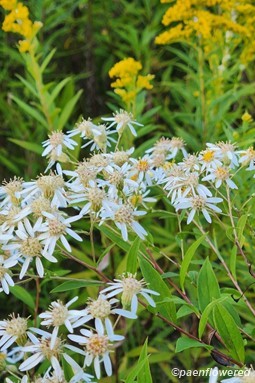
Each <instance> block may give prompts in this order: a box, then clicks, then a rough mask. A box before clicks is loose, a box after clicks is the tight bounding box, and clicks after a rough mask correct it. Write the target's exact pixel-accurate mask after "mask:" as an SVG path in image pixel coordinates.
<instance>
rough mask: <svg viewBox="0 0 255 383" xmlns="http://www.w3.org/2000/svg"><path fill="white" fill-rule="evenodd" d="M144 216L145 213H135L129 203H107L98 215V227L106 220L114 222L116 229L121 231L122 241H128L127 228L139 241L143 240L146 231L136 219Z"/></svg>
mask: <svg viewBox="0 0 255 383" xmlns="http://www.w3.org/2000/svg"><path fill="white" fill-rule="evenodd" d="M144 214H146V212H145V211H137V210H136V209H135V208H134V207H133V206H132V205H131V204H130V203H123V204H117V203H114V202H107V203H105V204H104V206H103V210H102V212H101V213H100V216H101V218H102V221H101V222H100V225H101V224H102V223H103V222H104V221H105V220H108V219H111V220H113V221H114V223H115V225H116V226H117V228H118V229H119V230H120V231H121V235H122V238H123V239H124V241H127V240H128V228H131V229H132V230H133V231H134V232H135V233H136V234H137V235H138V236H139V237H140V238H141V239H145V236H146V235H147V231H146V230H144V228H143V227H142V226H141V225H140V223H139V222H137V221H136V220H135V219H136V217H140V216H142V215H144Z"/></svg>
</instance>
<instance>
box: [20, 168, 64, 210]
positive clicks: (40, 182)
mask: <svg viewBox="0 0 255 383" xmlns="http://www.w3.org/2000/svg"><path fill="white" fill-rule="evenodd" d="M23 187H24V190H23V191H22V192H21V194H23V195H25V198H24V200H23V203H25V202H26V203H27V202H28V203H29V202H30V201H31V200H34V199H35V198H38V197H40V196H43V197H44V198H46V199H49V200H51V206H55V207H57V208H59V207H67V196H66V192H65V181H64V179H63V177H62V175H60V174H55V173H53V172H52V173H50V174H49V175H41V176H40V177H38V179H37V180H36V181H30V182H24V183H23Z"/></svg>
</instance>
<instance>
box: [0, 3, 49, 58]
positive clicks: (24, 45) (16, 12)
mask: <svg viewBox="0 0 255 383" xmlns="http://www.w3.org/2000/svg"><path fill="white" fill-rule="evenodd" d="M0 6H2V7H3V8H4V9H6V10H8V11H10V13H8V14H7V15H6V16H5V19H4V21H3V25H2V29H3V31H5V32H12V33H18V34H19V35H21V36H23V37H24V40H21V41H19V51H20V52H22V53H23V52H27V51H29V50H30V48H31V44H32V41H33V38H34V37H35V35H36V33H37V32H38V31H39V29H40V28H41V27H42V23H41V22H39V21H35V22H34V23H33V22H32V21H31V20H30V19H29V9H28V8H27V7H26V6H25V5H23V4H22V3H21V2H17V1H16V0H0Z"/></svg>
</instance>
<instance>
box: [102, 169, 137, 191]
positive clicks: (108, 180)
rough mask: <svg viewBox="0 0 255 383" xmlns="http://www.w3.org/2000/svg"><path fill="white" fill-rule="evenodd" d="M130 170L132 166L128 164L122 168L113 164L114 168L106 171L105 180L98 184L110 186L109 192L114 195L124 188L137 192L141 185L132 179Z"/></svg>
mask: <svg viewBox="0 0 255 383" xmlns="http://www.w3.org/2000/svg"><path fill="white" fill-rule="evenodd" d="M130 169H131V165H130V164H128V163H127V162H126V163H125V164H124V165H122V166H118V165H115V164H112V166H110V167H108V168H107V169H105V172H104V178H105V180H98V184H99V185H102V186H104V185H105V186H109V192H110V193H113V194H114V193H115V192H116V193H117V191H118V190H123V189H124V188H125V189H130V190H136V189H137V188H138V187H139V184H138V183H137V182H136V181H134V180H133V179H132V174H131V172H130Z"/></svg>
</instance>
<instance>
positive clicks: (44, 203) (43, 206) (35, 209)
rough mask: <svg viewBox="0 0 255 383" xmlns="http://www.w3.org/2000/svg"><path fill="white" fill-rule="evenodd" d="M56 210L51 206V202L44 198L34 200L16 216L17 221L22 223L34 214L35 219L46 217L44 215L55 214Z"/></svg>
mask: <svg viewBox="0 0 255 383" xmlns="http://www.w3.org/2000/svg"><path fill="white" fill-rule="evenodd" d="M54 211H56V208H53V207H52V206H51V201H50V200H49V199H47V198H45V197H43V196H40V197H36V198H33V199H31V200H30V201H29V204H26V205H25V206H24V207H23V209H22V210H20V211H19V213H17V214H16V217H15V219H16V221H20V220H22V219H24V218H25V217H27V216H28V215H30V214H32V216H33V217H34V218H35V219H38V218H41V220H42V218H43V217H44V213H45V212H46V213H53V212H54Z"/></svg>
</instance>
